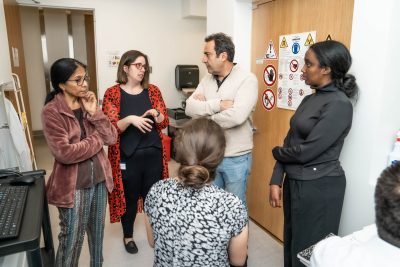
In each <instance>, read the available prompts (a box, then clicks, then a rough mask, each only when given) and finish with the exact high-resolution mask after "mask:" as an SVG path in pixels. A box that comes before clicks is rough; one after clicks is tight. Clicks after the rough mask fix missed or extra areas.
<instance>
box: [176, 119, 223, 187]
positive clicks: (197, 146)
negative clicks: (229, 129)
mask: <svg viewBox="0 0 400 267" xmlns="http://www.w3.org/2000/svg"><path fill="white" fill-rule="evenodd" d="M174 146H175V151H176V157H175V158H176V161H177V162H179V163H180V164H181V165H180V167H179V170H178V177H179V179H180V181H181V183H182V184H183V185H184V186H190V187H193V188H197V189H199V188H202V187H203V186H204V185H205V184H207V183H209V182H211V181H213V180H214V178H215V170H216V169H217V167H218V165H219V163H220V162H221V161H222V159H223V158H224V153H225V146H226V140H225V134H224V130H223V129H222V128H221V126H219V125H218V124H217V123H216V122H214V121H212V120H210V119H206V118H200V119H193V120H190V121H189V122H188V123H187V124H185V125H184V127H183V128H181V129H180V130H179V132H178V135H177V137H176V138H175V141H174Z"/></svg>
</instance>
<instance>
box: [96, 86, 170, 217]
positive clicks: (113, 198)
mask: <svg viewBox="0 0 400 267" xmlns="http://www.w3.org/2000/svg"><path fill="white" fill-rule="evenodd" d="M148 91H149V97H150V102H151V106H152V107H153V108H154V109H157V110H158V111H160V112H161V113H162V114H163V115H164V120H163V121H162V122H161V123H156V129H157V132H158V134H159V136H160V139H161V140H162V132H161V130H162V129H164V128H166V127H167V126H168V124H169V120H168V114H167V108H166V107H165V103H164V100H163V98H162V95H161V92H160V89H158V87H157V86H155V85H153V84H149V90H148ZM120 102H121V88H120V85H119V84H116V85H114V86H112V87H110V88H108V89H107V91H106V92H105V94H104V99H103V112H104V114H106V115H107V116H108V117H109V118H110V120H111V123H112V124H113V125H114V126H115V128H116V129H117V131H118V141H117V143H116V144H115V145H112V146H109V147H108V159H109V160H110V163H111V168H112V174H113V178H114V190H113V191H112V192H111V193H109V194H108V202H109V206H110V221H111V222H112V223H114V222H119V221H120V219H121V216H122V215H123V214H124V213H125V211H126V203H125V196H124V188H123V184H122V174H121V169H120V161H121V154H120V149H119V145H120V135H121V131H120V130H119V128H118V126H117V122H118V121H119V119H120V118H119V114H120V108H121V103H120ZM161 143H162V142H161ZM166 159H167V154H166V149H165V147H164V146H163V174H162V177H163V178H167V177H168V162H167V160H166ZM139 201H140V205H138V211H141V210H142V207H143V201H142V200H139Z"/></svg>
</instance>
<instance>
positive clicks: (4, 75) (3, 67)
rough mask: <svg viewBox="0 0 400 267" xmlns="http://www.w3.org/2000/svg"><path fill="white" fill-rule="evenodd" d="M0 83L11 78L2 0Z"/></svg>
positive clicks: (0, 0) (1, 1)
mask: <svg viewBox="0 0 400 267" xmlns="http://www.w3.org/2000/svg"><path fill="white" fill-rule="evenodd" d="M0 59H1V60H0V85H1V84H3V83H6V82H9V81H12V78H11V62H10V52H9V50H8V38H7V28H6V19H5V17H4V7H3V0H0Z"/></svg>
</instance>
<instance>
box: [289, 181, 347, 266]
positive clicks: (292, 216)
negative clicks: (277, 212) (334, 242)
mask: <svg viewBox="0 0 400 267" xmlns="http://www.w3.org/2000/svg"><path fill="white" fill-rule="evenodd" d="M283 186H284V187H283V212H284V217H285V223H284V262H285V267H304V265H303V264H302V263H301V262H300V260H299V259H298V258H297V253H298V252H300V251H302V250H304V249H306V248H308V247H309V246H311V245H313V244H315V243H317V242H318V241H320V240H322V239H323V238H325V237H326V236H327V235H328V234H329V233H334V234H336V235H337V233H338V230H339V223H340V215H341V213H342V205H343V199H344V191H345V188H346V177H345V176H336V177H334V176H325V177H322V178H319V179H316V180H308V181H301V180H294V179H290V178H288V177H286V178H285V182H284V185H283Z"/></svg>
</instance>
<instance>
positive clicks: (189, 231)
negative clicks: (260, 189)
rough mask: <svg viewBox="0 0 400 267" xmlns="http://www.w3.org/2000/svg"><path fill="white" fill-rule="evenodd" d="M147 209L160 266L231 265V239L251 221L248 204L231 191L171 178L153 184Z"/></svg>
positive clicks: (147, 201) (146, 203)
mask: <svg viewBox="0 0 400 267" xmlns="http://www.w3.org/2000/svg"><path fill="white" fill-rule="evenodd" d="M144 208H145V212H146V213H147V215H148V216H149V218H150V224H151V226H152V229H153V235H154V241H155V247H154V255H155V257H154V266H157V267H158V266H168V267H170V266H191V267H195V266H199V267H204V266H229V260H228V245H229V240H230V239H231V238H232V237H234V236H236V235H238V234H240V233H241V231H242V229H243V227H245V226H246V224H247V223H248V216H247V210H246V208H245V206H244V205H243V203H242V201H241V200H240V199H239V198H238V197H237V196H235V195H233V194H232V193H229V192H226V191H224V190H222V189H220V188H218V187H216V186H214V185H208V186H205V187H203V188H202V189H193V188H190V187H184V186H183V185H181V184H180V183H178V181H177V180H176V179H171V178H169V179H167V180H161V181H159V182H157V183H156V184H154V185H153V187H152V188H151V189H150V192H149V193H148V194H147V197H146V201H145V205H144Z"/></svg>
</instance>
